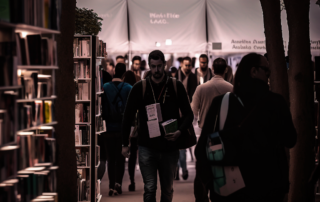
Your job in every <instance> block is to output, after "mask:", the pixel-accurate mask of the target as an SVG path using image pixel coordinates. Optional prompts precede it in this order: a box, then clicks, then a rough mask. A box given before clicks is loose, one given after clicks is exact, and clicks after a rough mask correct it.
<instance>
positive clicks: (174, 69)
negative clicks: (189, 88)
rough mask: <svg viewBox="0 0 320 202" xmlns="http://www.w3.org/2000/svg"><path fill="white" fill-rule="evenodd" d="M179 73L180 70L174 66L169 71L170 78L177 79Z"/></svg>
mask: <svg viewBox="0 0 320 202" xmlns="http://www.w3.org/2000/svg"><path fill="white" fill-rule="evenodd" d="M177 71H178V70H177V68H176V67H174V66H172V67H170V69H169V76H171V77H176V73H177Z"/></svg>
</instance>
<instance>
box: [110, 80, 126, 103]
mask: <svg viewBox="0 0 320 202" xmlns="http://www.w3.org/2000/svg"><path fill="white" fill-rule="evenodd" d="M112 84H113V86H114V87H115V88H116V89H117V90H118V93H117V95H116V96H115V97H114V99H113V101H112V104H114V103H115V101H116V100H117V98H118V97H119V96H120V99H121V100H122V101H123V99H122V96H121V94H120V92H121V90H122V87H123V86H124V82H122V86H121V88H120V89H118V87H117V86H116V85H114V83H112ZM119 85H120V84H119Z"/></svg>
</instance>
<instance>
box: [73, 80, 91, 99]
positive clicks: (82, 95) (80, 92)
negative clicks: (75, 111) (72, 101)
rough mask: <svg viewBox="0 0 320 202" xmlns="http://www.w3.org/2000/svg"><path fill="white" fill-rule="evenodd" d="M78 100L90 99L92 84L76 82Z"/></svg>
mask: <svg viewBox="0 0 320 202" xmlns="http://www.w3.org/2000/svg"><path fill="white" fill-rule="evenodd" d="M75 95H76V100H90V84H89V83H87V82H83V83H80V82H79V83H76V94H75Z"/></svg>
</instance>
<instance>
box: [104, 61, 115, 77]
mask: <svg viewBox="0 0 320 202" xmlns="http://www.w3.org/2000/svg"><path fill="white" fill-rule="evenodd" d="M105 61H106V64H105V65H106V69H105V70H106V71H107V72H108V73H109V74H110V76H111V77H113V75H114V63H113V61H112V59H107V60H105Z"/></svg>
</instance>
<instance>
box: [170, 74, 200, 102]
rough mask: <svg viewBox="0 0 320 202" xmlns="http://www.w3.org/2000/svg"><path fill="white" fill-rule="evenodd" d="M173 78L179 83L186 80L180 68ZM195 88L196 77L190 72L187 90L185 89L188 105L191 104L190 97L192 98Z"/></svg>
mask: <svg viewBox="0 0 320 202" xmlns="http://www.w3.org/2000/svg"><path fill="white" fill-rule="evenodd" d="M179 75H181V78H179ZM175 77H176V79H177V80H179V81H181V82H182V81H183V80H184V79H185V78H186V76H185V75H184V74H183V72H182V71H181V68H180V69H179V70H178V71H177V73H176V75H175ZM197 86H198V85H197V76H196V75H195V74H194V73H192V72H190V74H189V77H188V83H187V89H186V90H187V93H188V97H189V101H190V103H191V102H192V97H193V94H194V92H195V91H196V88H197Z"/></svg>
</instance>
